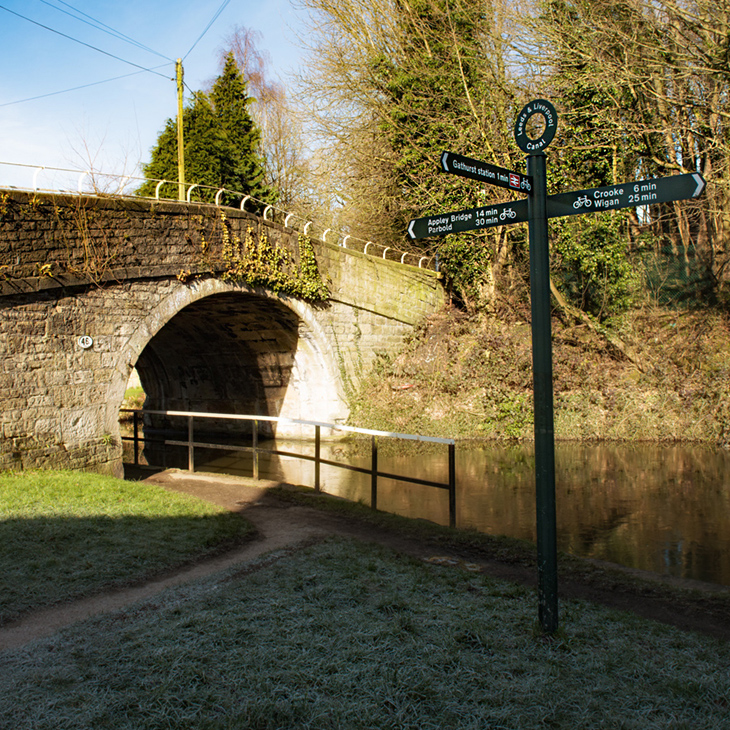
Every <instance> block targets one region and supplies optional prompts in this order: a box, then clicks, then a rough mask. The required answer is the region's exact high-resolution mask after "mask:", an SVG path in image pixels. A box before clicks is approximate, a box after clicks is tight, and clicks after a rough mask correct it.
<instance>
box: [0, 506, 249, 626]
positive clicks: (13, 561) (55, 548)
mask: <svg viewBox="0 0 730 730" xmlns="http://www.w3.org/2000/svg"><path fill="white" fill-rule="evenodd" d="M252 533H253V528H252V526H251V525H250V523H248V522H247V521H246V520H245V519H244V518H243V517H241V515H239V514H235V513H230V512H221V513H219V514H212V515H185V514H182V515H174V516H136V515H119V516H113V517H111V516H107V515H98V516H87V517H74V516H36V517H29V518H15V517H11V518H7V519H4V520H2V521H0V565H2V566H3V570H2V590H0V625H3V624H5V623H7V622H9V621H12V620H14V619H16V618H18V617H19V616H20V615H21V614H23V613H25V612H28V611H30V610H36V609H39V608H44V607H47V606H50V605H53V604H55V603H59V602H63V601H69V600H74V599H77V598H80V597H83V596H88V595H91V594H94V593H98V592H100V591H102V590H107V589H110V588H119V587H122V586H125V585H130V584H133V583H137V582H140V581H143V580H148V579H149V578H150V577H152V576H154V575H157V574H161V573H164V572H166V571H168V570H170V569H173V568H178V567H180V566H181V565H184V564H186V563H190V562H193V561H196V560H199V559H201V558H205V557H210V556H211V555H214V554H216V553H219V552H222V551H224V550H226V549H230V548H231V547H232V546H233V545H235V544H237V543H241V542H243V541H244V540H245V539H246V538H247V537H248V536H250V535H251V534H252Z"/></svg>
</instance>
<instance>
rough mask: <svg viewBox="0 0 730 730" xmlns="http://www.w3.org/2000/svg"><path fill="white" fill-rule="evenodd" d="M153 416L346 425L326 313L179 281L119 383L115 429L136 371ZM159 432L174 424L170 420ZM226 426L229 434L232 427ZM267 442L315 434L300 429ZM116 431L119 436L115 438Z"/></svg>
mask: <svg viewBox="0 0 730 730" xmlns="http://www.w3.org/2000/svg"><path fill="white" fill-rule="evenodd" d="M135 367H136V369H137V372H138V373H139V376H140V380H141V382H142V386H143V388H144V390H145V393H146V394H147V404H146V407H147V408H148V409H152V410H193V411H205V412H212V413H247V414H256V415H265V416H287V417H290V418H298V419H308V420H319V421H326V422H330V423H332V422H342V421H344V420H345V419H346V418H347V415H348V408H347V405H346V400H345V397H344V390H343V386H342V381H341V376H340V371H339V367H338V362H337V358H336V355H335V353H334V352H333V350H332V347H331V344H330V338H328V337H327V336H326V334H325V331H324V329H323V327H322V326H321V325H320V323H319V322H318V321H317V317H316V309H315V307H313V306H312V305H309V304H307V303H306V302H303V301H301V300H298V299H294V298H291V297H287V296H281V295H276V294H274V293H272V292H270V291H267V290H264V289H258V288H257V289H253V288H251V287H248V286H246V285H239V284H233V283H230V282H224V281H221V280H219V279H215V278H210V279H202V280H196V281H195V282H192V283H190V284H181V283H176V284H175V285H173V291H171V292H170V293H169V294H168V295H167V296H166V297H165V298H164V299H163V300H162V301H161V302H160V303H159V304H157V306H155V307H154V308H153V309H151V310H150V311H149V312H148V313H147V315H146V316H145V317H144V318H143V320H142V321H141V322H140V323H139V325H138V326H137V327H136V329H135V331H134V332H133V333H132V335H131V336H130V338H129V340H128V343H127V345H126V347H125V348H123V351H122V354H121V358H120V361H119V366H118V367H117V369H116V371H115V374H114V377H113V379H112V382H111V383H110V390H109V398H108V400H107V403H108V413H107V416H106V420H107V424H108V428H109V429H110V430H111V429H117V428H118V425H117V420H118V413H119V408H120V407H121V403H122V400H123V398H124V391H125V388H126V385H127V382H128V379H129V375H130V373H131V371H132V368H135ZM156 426H160V427H168V426H170V422H169V421H164V419H163V421H159V420H158V422H157V423H156ZM217 427H218V428H221V427H222V428H224V429H225V425H223V424H222V422H220V423H218V424H217ZM262 431H263V432H264V433H265V434H267V435H277V436H289V437H299V436H311V434H309V433H302V432H301V431H300V427H298V426H288V427H283V426H282V427H279V428H278V429H275V430H274V429H271V427H269V426H263V428H262ZM112 432H116V431H112Z"/></svg>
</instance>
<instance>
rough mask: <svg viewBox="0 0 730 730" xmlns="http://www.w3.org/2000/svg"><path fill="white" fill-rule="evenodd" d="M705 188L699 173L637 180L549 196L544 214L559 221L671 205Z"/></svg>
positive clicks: (694, 195) (703, 180)
mask: <svg viewBox="0 0 730 730" xmlns="http://www.w3.org/2000/svg"><path fill="white" fill-rule="evenodd" d="M704 189H705V179H704V178H703V177H702V175H700V174H699V173H698V172H695V173H690V174H687V175H672V176H670V177H657V178H653V179H649V180H637V181H636V182H630V183H621V184H619V185H607V186H606V187H602V188H590V189H589V190H575V191H573V192H570V193H562V194H561V195H551V196H549V197H548V200H547V214H548V218H560V217H562V216H566V215H581V214H582V213H597V212H599V211H602V210H618V209H620V208H635V207H637V206H641V205H654V204H656V203H670V202H672V201H674V200H687V199H688V198H696V197H698V196H699V195H701V193H702V191H703V190H704Z"/></svg>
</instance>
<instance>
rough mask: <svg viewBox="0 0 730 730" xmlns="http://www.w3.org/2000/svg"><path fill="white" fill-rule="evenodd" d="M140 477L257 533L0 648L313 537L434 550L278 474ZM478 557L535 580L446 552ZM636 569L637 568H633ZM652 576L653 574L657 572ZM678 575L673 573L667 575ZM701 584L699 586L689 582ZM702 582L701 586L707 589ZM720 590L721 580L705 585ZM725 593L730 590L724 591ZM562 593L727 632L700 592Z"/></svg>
mask: <svg viewBox="0 0 730 730" xmlns="http://www.w3.org/2000/svg"><path fill="white" fill-rule="evenodd" d="M146 481H148V482H151V483H154V484H159V485H160V486H163V487H165V488H166V489H172V490H175V491H178V492H185V493H187V494H192V495H194V496H196V497H200V498H201V499H205V500H208V501H209V502H212V503H214V504H217V505H220V506H222V507H225V508H226V509H230V510H232V511H235V512H241V513H242V514H245V516H246V519H248V520H249V521H250V522H251V523H252V524H253V525H254V527H255V528H256V531H257V534H256V537H255V538H254V539H252V540H251V541H250V542H248V543H246V544H244V545H242V546H240V547H237V548H235V549H233V550H231V551H229V552H226V553H225V554H223V555H219V556H217V557H214V558H210V559H208V560H201V561H199V562H197V563H195V564H194V565H191V566H187V567H185V568H182V569H180V570H178V571H174V572H171V573H170V574H168V575H165V576H162V577H160V578H158V579H155V580H151V581H149V582H146V583H143V584H141V585H137V586H131V587H129V588H124V589H119V590H114V591H108V592H105V593H101V594H98V595H96V596H91V597H89V598H86V599H81V600H78V601H74V602H70V603H67V604H62V605H58V606H53V607H51V608H48V609H44V610H41V611H37V612H34V613H31V614H29V615H27V616H25V617H23V618H21V619H19V620H18V621H16V622H13V623H10V624H8V625H6V626H4V627H2V628H0V650H3V649H13V648H18V647H20V646H23V645H24V644H26V643H27V642H29V641H33V640H34V639H38V638H42V637H44V636H49V635H51V634H52V633H54V632H55V631H58V630H59V629H61V628H64V627H65V626H69V625H71V624H74V623H77V622H79V621H83V620H84V619H87V618H90V617H92V616H95V615H97V614H100V613H106V612H110V611H116V610H119V609H122V608H124V607H125V606H128V605H130V604H132V603H135V602H137V601H140V600H143V599H145V598H149V597H151V596H153V595H155V594H156V593H159V592H160V591H162V590H164V589H166V588H169V587H171V586H175V585H179V584H181V583H186V582H188V581H192V580H195V579H198V578H202V577H205V576H207V575H210V574H212V573H215V572H217V571H220V570H224V569H226V568H228V567H231V566H233V565H237V564H240V563H245V562H249V561H252V560H255V559H257V558H259V557H260V556H262V555H265V554H266V553H270V552H272V551H276V550H282V549H286V548H290V549H299V548H300V547H302V546H305V545H309V544H311V543H312V542H313V541H316V540H320V539H324V538H325V537H327V536H330V535H343V536H349V537H353V538H356V539H359V540H363V541H369V542H377V543H380V544H384V545H387V546H388V547H391V548H393V549H395V550H397V551H399V552H401V553H405V554H408V555H411V556H413V557H417V558H421V559H428V558H433V557H435V555H434V548H433V547H432V546H429V545H428V544H426V543H424V542H422V541H419V540H417V539H413V538H410V537H407V536H403V535H401V534H397V533H395V532H393V531H389V530H385V529H379V528H373V527H371V526H369V525H366V524H363V523H361V522H358V521H357V520H354V519H348V518H346V517H343V516H341V515H333V514H330V513H327V512H321V511H319V510H316V509H312V508H308V507H302V506H298V505H293V504H290V503H287V502H282V501H280V500H278V499H276V498H275V497H273V496H272V495H270V494H269V493H268V489H269V488H270V487H273V486H277V485H278V482H266V481H260V482H253V481H252V480H248V479H242V478H237V477H227V476H224V475H211V474H189V473H187V472H182V471H177V470H170V471H167V472H162V473H161V474H156V475H154V476H151V477H149V478H148V479H147V480H146ZM450 557H453V558H455V559H461V560H465V561H469V562H471V563H476V564H477V565H478V566H479V568H480V569H481V571H482V572H484V573H487V574H489V575H493V576H495V577H499V578H504V579H506V580H511V581H514V582H518V583H522V584H526V585H534V584H535V581H536V577H535V575H534V571H532V570H529V569H527V568H525V567H523V566H520V565H514V564H506V563H500V562H497V561H493V560H484V559H482V558H480V556H478V555H474V554H473V553H469V554H466V553H463V554H458V552H457V553H453V552H452V554H451V555H450ZM631 572H632V573H634V574H636V573H638V571H631ZM652 580H657V578H656V577H654V578H652ZM673 582H676V581H673ZM689 587H696V588H697V589H698V590H700V591H701V590H702V588H703V586H702V584H700V585H695V586H689ZM708 588H710V587H707V586H704V589H705V590H708ZM717 591H720V592H724V591H725V589H723V588H714V587H712V588H711V589H710V592H717ZM727 593H728V595H730V590H728V591H727ZM560 594H561V597H573V598H583V599H586V600H589V601H592V602H596V603H603V604H604V605H607V606H611V607H614V608H618V609H621V610H627V611H633V612H634V613H637V614H639V615H641V616H644V617H646V618H650V619H654V620H657V621H662V622H664V623H668V624H671V625H673V626H677V627H679V628H682V629H685V630H693V631H699V632H702V633H706V634H709V635H712V636H716V637H718V638H722V639H730V615H722V614H721V615H718V611H717V610H716V608H715V607H714V606H713V605H711V603H712V602H710V605H708V606H707V607H706V610H705V609H704V608H703V601H702V598H701V597H700V599H699V600H698V601H697V602H695V603H692V604H690V605H689V606H688V605H687V604H676V603H673V602H670V601H667V600H665V599H661V598H658V599H652V598H651V597H647V595H646V594H645V593H642V594H636V593H632V592H631V591H625V590H621V589H616V588H612V589H605V588H598V587H596V586H593V585H590V584H586V583H582V582H580V581H575V580H573V581H571V580H563V581H561V584H560Z"/></svg>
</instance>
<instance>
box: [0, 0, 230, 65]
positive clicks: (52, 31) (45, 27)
mask: <svg viewBox="0 0 730 730" xmlns="http://www.w3.org/2000/svg"><path fill="white" fill-rule="evenodd" d="M228 2H230V0H228ZM0 10H5V11H7V12H8V13H10V14H11V15H15V16H17V17H18V18H22V19H23V20H27V21H28V22H29V23H33V25H37V26H39V27H40V28H43V29H45V30H49V31H51V33H56V34H57V35H60V36H62V37H63V38H68V40H70V41H73V42H74V43H79V44H80V45H82V46H86V47H87V48H91V50H92V51H97V52H98V53H103V54H104V55H105V56H109V57H110V58H113V59H115V60H117V61H121V62H122V63H126V64H128V65H129V66H134V67H135V68H138V69H140V70H142V71H149V72H150V73H153V74H156V75H157V76H161V77H162V78H164V79H166V78H169V77H168V76H165V75H164V74H161V73H157V71H153V70H152V69H149V68H145V67H144V66H140V65H139V64H138V63H133V62H132V61H127V60H126V59H125V58H121V57H119V56H115V55H114V54H113V53H109V52H108V51H103V50H102V49H101V48H97V47H96V46H92V45H91V44H89V43H84V41H80V40H79V39H78V38H74V37H73V36H70V35H66V33H61V31H60V30H56V29H55V28H49V27H48V26H47V25H43V23H39V22H38V21H36V20H31V19H30V18H27V17H26V16H25V15H21V14H20V13H16V12H15V11H14V10H10V8H6V7H5V6H4V5H0Z"/></svg>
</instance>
